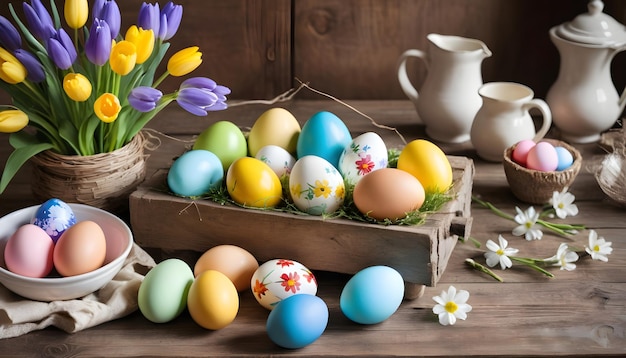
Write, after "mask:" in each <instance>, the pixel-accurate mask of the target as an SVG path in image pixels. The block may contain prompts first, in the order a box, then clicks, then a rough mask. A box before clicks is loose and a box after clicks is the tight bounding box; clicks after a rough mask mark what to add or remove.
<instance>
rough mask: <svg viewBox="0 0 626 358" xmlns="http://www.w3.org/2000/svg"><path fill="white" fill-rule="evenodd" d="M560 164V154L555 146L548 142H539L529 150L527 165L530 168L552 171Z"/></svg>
mask: <svg viewBox="0 0 626 358" xmlns="http://www.w3.org/2000/svg"><path fill="white" fill-rule="evenodd" d="M558 165H559V156H558V154H557V151H556V149H555V148H554V146H553V145H552V144H550V143H548V142H539V143H537V145H535V146H534V147H532V148H530V150H529V151H528V157H527V158H526V167H527V168H528V169H533V170H539V171H542V172H550V171H553V170H556V168H557V166H558Z"/></svg>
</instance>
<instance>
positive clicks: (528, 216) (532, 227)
mask: <svg viewBox="0 0 626 358" xmlns="http://www.w3.org/2000/svg"><path fill="white" fill-rule="evenodd" d="M515 211H517V215H516V216H515V218H514V220H515V222H516V223H518V224H519V226H517V227H515V228H514V229H513V232H512V233H513V235H515V236H522V235H524V237H525V238H526V240H528V241H532V240H541V238H542V237H543V232H542V231H541V230H540V229H537V228H536V224H537V220H539V213H538V212H536V211H535V208H534V207H532V206H531V207H529V208H528V210H526V212H524V211H522V209H520V208H519V207H517V206H516V207H515Z"/></svg>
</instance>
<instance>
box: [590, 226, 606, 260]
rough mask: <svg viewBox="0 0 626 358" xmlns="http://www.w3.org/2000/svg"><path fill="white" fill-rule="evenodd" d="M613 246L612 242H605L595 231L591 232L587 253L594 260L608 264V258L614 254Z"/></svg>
mask: <svg viewBox="0 0 626 358" xmlns="http://www.w3.org/2000/svg"><path fill="white" fill-rule="evenodd" d="M612 244H613V243H612V242H610V241H606V240H604V238H603V237H602V236H600V237H598V234H597V233H596V231H595V230H589V246H585V251H587V253H588V254H589V255H590V256H591V258H592V259H594V260H600V261H604V262H607V261H609V258H608V257H607V256H608V255H610V254H611V252H613V248H612V247H611V245H612Z"/></svg>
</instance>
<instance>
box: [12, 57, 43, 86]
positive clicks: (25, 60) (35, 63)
mask: <svg viewBox="0 0 626 358" xmlns="http://www.w3.org/2000/svg"><path fill="white" fill-rule="evenodd" d="M13 55H15V58H17V59H18V60H19V61H20V62H21V63H22V65H24V67H25V68H26V71H27V78H28V79H29V80H30V81H32V82H35V83H39V82H42V81H43V80H45V79H46V72H45V71H44V69H43V65H42V64H41V62H39V59H38V58H37V57H35V55H33V54H32V53H30V52H28V51H26V50H24V49H21V48H20V49H17V50H15V52H13Z"/></svg>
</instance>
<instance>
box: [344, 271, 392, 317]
mask: <svg viewBox="0 0 626 358" xmlns="http://www.w3.org/2000/svg"><path fill="white" fill-rule="evenodd" d="M403 298H404V280H403V279H402V276H401V275H400V273H399V272H398V271H396V270H394V269H393V268H391V267H389V266H370V267H368V268H365V269H363V270H361V271H359V272H357V273H356V274H355V275H354V276H352V278H350V280H348V282H347V283H346V285H345V286H344V287H343V290H342V291H341V296H340V297H339V307H340V308H341V312H343V314H344V315H345V316H346V317H348V318H349V319H350V320H352V321H354V322H356V323H361V324H376V323H380V322H382V321H384V320H386V319H387V318H389V317H391V315H392V314H394V313H395V312H396V311H397V310H398V307H400V304H401V303H402V299H403Z"/></svg>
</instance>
